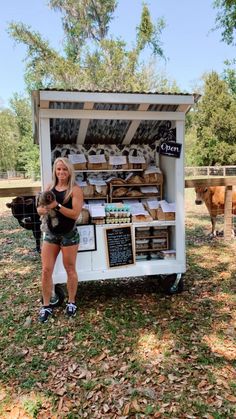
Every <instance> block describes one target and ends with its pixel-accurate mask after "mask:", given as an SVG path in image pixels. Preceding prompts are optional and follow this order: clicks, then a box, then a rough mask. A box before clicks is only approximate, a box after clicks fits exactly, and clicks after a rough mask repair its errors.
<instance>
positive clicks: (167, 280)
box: [160, 274, 184, 295]
mask: <svg viewBox="0 0 236 419" xmlns="http://www.w3.org/2000/svg"><path fill="white" fill-rule="evenodd" d="M176 276H177V275H176V274H171V275H161V277H160V286H161V290H162V291H163V292H164V293H165V294H167V295H174V294H179V293H181V292H182V291H183V290H184V280H183V275H181V278H180V281H179V283H178V285H177V287H176V288H173V285H174V282H175V280H176Z"/></svg>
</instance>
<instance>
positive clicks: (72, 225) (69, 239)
mask: <svg viewBox="0 0 236 419" xmlns="http://www.w3.org/2000/svg"><path fill="white" fill-rule="evenodd" d="M52 178H53V182H52V184H51V185H50V186H49V187H48V188H47V190H51V191H52V192H53V193H54V194H55V197H56V199H55V201H53V202H52V203H51V204H50V205H47V206H46V207H42V206H41V207H40V206H39V207H38V208H37V211H38V214H39V215H40V216H42V215H48V217H47V219H48V232H46V233H45V236H44V240H43V245H42V253H41V258H42V294H43V307H42V308H41V310H40V313H39V321H40V322H42V323H45V322H47V321H48V319H49V318H50V317H51V316H52V308H51V307H50V298H51V295H52V287H53V283H52V273H53V269H54V265H55V262H56V259H57V256H58V254H59V252H60V250H61V252H62V260H63V265H64V268H65V270H66V273H67V290H68V304H67V306H66V313H67V315H68V316H70V317H71V316H75V314H76V310H77V307H76V303H75V298H76V293H77V286H78V276H77V272H76V257H77V251H78V247H79V239H80V238H79V233H78V232H77V228H76V220H77V218H78V217H79V215H80V212H81V210H82V206H83V192H82V190H81V188H80V187H79V186H78V185H76V184H75V174H74V168H73V166H72V164H71V163H70V161H69V160H68V159H67V158H62V157H59V158H57V159H56V160H55V162H54V165H53V175H52ZM52 209H53V210H55V211H56V213H57V214H56V215H57V218H58V223H57V225H56V226H53V223H52V222H51V219H50V210H52Z"/></svg>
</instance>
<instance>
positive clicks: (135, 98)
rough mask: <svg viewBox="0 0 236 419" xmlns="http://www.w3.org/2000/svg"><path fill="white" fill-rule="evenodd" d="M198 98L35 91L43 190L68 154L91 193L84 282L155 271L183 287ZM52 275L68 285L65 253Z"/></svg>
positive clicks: (84, 227)
mask: <svg viewBox="0 0 236 419" xmlns="http://www.w3.org/2000/svg"><path fill="white" fill-rule="evenodd" d="M197 99H198V97H197V96H196V95H194V94H193V95H191V94H164V93H163V94H162V93H161V94H158V93H127V92H126V93H120V92H86V91H61V90H40V91H34V92H33V93H32V102H33V109H34V135H35V141H36V142H37V143H39V145H40V155H41V178H42V188H43V189H44V188H45V186H46V185H47V184H48V183H50V181H51V179H52V164H53V162H54V160H55V159H56V158H57V157H59V156H62V157H65V156H66V157H68V158H69V159H70V160H71V162H72V163H73V165H74V168H75V172H76V181H77V183H78V184H79V185H80V186H81V188H82V189H83V191H84V202H85V205H84V210H83V214H82V220H80V221H78V223H80V224H78V229H79V230H80V234H81V244H80V249H79V252H78V257H77V271H78V276H79V280H80V281H88V280H103V279H112V278H122V279H124V278H129V277H143V276H148V275H151V276H156V278H157V280H158V278H162V281H163V280H164V281H165V279H166V278H170V277H171V281H170V285H169V282H168V281H166V283H167V282H168V291H169V292H171V293H174V292H177V291H181V289H182V286H183V278H182V274H183V273H184V272H185V270H186V256H185V221H184V131H185V115H186V113H187V112H188V111H189V110H190V108H191V107H192V106H193V105H194V103H195V102H196V101H197ZM84 215H86V217H85V218H84ZM81 222H82V224H81ZM53 282H54V284H62V283H65V282H66V273H65V271H64V269H63V265H62V260H61V255H60V254H59V256H58V259H57V262H56V265H55V269H54V273H53Z"/></svg>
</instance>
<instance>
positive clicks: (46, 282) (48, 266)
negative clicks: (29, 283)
mask: <svg viewBox="0 0 236 419" xmlns="http://www.w3.org/2000/svg"><path fill="white" fill-rule="evenodd" d="M59 252H60V246H58V245H57V244H52V243H48V242H45V241H44V242H43V246H42V252H41V259H42V293H43V305H44V306H49V304H50V299H51V296H52V287H53V284H52V273H53V269H54V265H55V262H56V258H57V256H58V253H59Z"/></svg>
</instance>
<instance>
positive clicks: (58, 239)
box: [44, 229, 80, 247]
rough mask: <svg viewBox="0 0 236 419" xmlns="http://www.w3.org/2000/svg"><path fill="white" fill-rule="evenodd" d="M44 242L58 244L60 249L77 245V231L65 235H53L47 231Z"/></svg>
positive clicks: (78, 236)
mask: <svg viewBox="0 0 236 419" xmlns="http://www.w3.org/2000/svg"><path fill="white" fill-rule="evenodd" d="M44 241H46V242H48V243H52V244H58V245H59V246H61V247H65V246H74V245H76V244H79V242H80V235H79V232H78V230H77V229H75V230H72V231H70V232H69V233H66V234H53V233H51V232H50V231H49V232H47V233H46V234H45V236H44Z"/></svg>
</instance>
